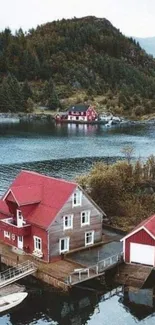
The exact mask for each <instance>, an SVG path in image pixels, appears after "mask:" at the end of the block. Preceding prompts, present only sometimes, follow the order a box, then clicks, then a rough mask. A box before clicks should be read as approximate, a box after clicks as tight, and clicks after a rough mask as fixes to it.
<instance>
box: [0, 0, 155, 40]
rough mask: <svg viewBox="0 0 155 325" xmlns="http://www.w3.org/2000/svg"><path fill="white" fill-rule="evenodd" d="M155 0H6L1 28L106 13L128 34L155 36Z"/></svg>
mask: <svg viewBox="0 0 155 325" xmlns="http://www.w3.org/2000/svg"><path fill="white" fill-rule="evenodd" d="M154 12H155V1H154V0H96V1H90V0H89V1H88V0H55V1H54V0H4V1H3V2H2V3H1V10H0V29H1V30H2V29H4V28H5V27H8V26H9V27H10V28H11V29H12V30H16V29H19V28H20V27H22V28H23V29H24V30H28V29H29V28H32V27H36V26H37V25H40V24H44V23H46V22H49V21H53V20H57V19H61V18H73V17H83V16H88V15H93V16H97V17H105V18H107V19H109V20H110V21H111V22H112V24H113V25H114V26H115V27H117V28H119V29H120V30H121V31H122V32H123V33H124V34H126V35H134V36H141V37H145V36H155V22H154Z"/></svg>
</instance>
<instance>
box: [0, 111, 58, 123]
mask: <svg viewBox="0 0 155 325" xmlns="http://www.w3.org/2000/svg"><path fill="white" fill-rule="evenodd" d="M9 120H10V121H11V120H12V121H17V122H18V121H32V120H50V121H54V116H53V115H51V114H45V113H39V114H37V113H0V121H1V122H3V121H4V122H5V121H6V122H7V121H9Z"/></svg>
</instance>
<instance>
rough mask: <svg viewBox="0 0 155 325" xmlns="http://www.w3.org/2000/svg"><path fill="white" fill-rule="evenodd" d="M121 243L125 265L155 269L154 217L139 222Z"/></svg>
mask: <svg viewBox="0 0 155 325" xmlns="http://www.w3.org/2000/svg"><path fill="white" fill-rule="evenodd" d="M122 241H123V254H124V261H125V262H126V263H139V264H144V265H151V266H154V267H155V215H153V216H151V217H149V218H148V219H146V220H144V221H143V222H141V223H140V224H139V225H138V226H137V227H136V228H135V229H134V230H133V231H132V232H130V233H129V234H128V235H126V236H125V237H124V238H123V239H122Z"/></svg>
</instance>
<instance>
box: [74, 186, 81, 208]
mask: <svg viewBox="0 0 155 325" xmlns="http://www.w3.org/2000/svg"><path fill="white" fill-rule="evenodd" d="M81 203H82V192H81V191H79V190H76V192H74V194H73V207H75V206H78V205H81Z"/></svg>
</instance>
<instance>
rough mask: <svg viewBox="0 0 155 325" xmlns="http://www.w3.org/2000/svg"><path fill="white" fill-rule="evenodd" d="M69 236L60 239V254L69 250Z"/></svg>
mask: <svg viewBox="0 0 155 325" xmlns="http://www.w3.org/2000/svg"><path fill="white" fill-rule="evenodd" d="M69 239H70V238H69V237H65V238H61V239H60V241H59V252H60V254H62V253H65V252H68V251H69Z"/></svg>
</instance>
